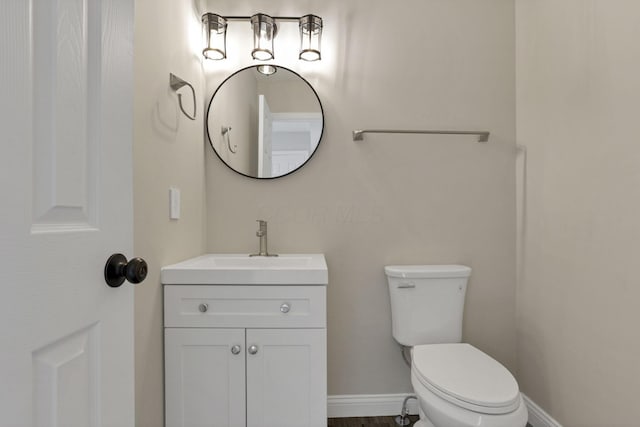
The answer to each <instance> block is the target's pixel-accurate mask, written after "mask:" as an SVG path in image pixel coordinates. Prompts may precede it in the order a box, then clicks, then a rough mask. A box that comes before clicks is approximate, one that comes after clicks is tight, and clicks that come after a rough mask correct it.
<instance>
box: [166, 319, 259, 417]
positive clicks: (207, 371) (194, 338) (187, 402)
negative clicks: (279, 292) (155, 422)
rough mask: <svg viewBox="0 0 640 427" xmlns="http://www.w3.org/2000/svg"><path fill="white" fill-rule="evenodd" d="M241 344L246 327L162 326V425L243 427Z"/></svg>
mask: <svg viewBox="0 0 640 427" xmlns="http://www.w3.org/2000/svg"><path fill="white" fill-rule="evenodd" d="M244 344H245V331H244V329H196V328H165V341H164V345H165V410H166V427H205V426H206V427H245V423H246V414H245V401H246V395H245V351H244V350H245V349H244ZM236 345H237V346H240V351H239V352H238V354H233V353H234V352H235V351H236V350H237V348H236V349H233V346H236ZM232 349H233V350H234V351H233V352H232Z"/></svg>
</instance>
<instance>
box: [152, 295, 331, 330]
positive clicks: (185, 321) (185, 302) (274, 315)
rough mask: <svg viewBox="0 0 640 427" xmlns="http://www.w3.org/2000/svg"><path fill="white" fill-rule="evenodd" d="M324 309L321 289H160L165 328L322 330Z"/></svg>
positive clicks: (324, 315) (324, 303)
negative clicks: (162, 294)
mask: <svg viewBox="0 0 640 427" xmlns="http://www.w3.org/2000/svg"><path fill="white" fill-rule="evenodd" d="M325 308H326V287H325V286H238V285H230V286H226V285H215V286H208V285H165V286H164V326H165V327H174V328H175V327H177V328H193V327H196V328H197V327H202V328H207V327H208V328H211V327H213V328H230V327H233V328H309V327H311V328H325V327H326V309H325Z"/></svg>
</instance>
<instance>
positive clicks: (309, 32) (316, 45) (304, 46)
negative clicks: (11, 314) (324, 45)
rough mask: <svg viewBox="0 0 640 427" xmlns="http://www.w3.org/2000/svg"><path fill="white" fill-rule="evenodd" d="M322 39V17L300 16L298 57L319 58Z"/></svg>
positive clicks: (309, 59)
mask: <svg viewBox="0 0 640 427" xmlns="http://www.w3.org/2000/svg"><path fill="white" fill-rule="evenodd" d="M321 39H322V18H320V17H319V16H316V15H305V16H303V17H302V18H300V56H299V58H300V59H303V60H305V61H319V60H320V56H321V55H320V41H321Z"/></svg>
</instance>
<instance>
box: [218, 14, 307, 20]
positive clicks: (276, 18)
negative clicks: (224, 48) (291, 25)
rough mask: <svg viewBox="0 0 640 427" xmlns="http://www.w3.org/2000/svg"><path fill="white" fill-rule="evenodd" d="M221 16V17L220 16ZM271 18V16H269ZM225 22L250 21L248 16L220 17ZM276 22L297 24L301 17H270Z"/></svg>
mask: <svg viewBox="0 0 640 427" xmlns="http://www.w3.org/2000/svg"><path fill="white" fill-rule="evenodd" d="M220 16H222V15H220ZM269 16H271V15H269ZM222 17H223V18H224V19H226V20H227V21H250V20H251V17H250V16H222ZM271 17H272V18H273V19H275V20H276V21H289V22H298V21H299V20H300V18H302V17H301V16H271Z"/></svg>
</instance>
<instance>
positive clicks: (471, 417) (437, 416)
mask: <svg viewBox="0 0 640 427" xmlns="http://www.w3.org/2000/svg"><path fill="white" fill-rule="evenodd" d="M411 385H412V386H413V389H414V392H415V394H416V396H417V398H418V403H419V407H420V419H421V420H420V422H419V423H418V424H415V426H416V427H524V426H525V425H526V424H527V409H526V406H525V404H524V402H523V400H522V396H521V394H520V392H519V390H518V384H517V382H516V380H515V378H513V376H512V375H511V373H510V372H509V371H508V370H507V369H506V368H505V367H504V366H502V365H501V364H500V363H498V362H497V361H495V360H494V359H492V358H491V357H489V356H488V355H486V354H485V353H483V352H481V351H480V350H478V349H476V348H475V347H473V346H471V345H469V344H432V345H420V346H416V347H414V348H413V349H412V363H411Z"/></svg>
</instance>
